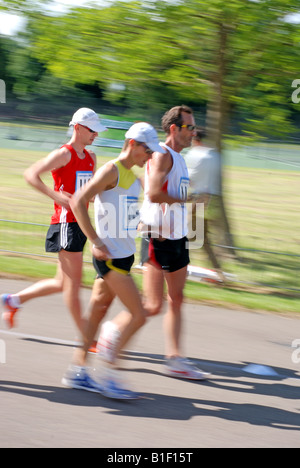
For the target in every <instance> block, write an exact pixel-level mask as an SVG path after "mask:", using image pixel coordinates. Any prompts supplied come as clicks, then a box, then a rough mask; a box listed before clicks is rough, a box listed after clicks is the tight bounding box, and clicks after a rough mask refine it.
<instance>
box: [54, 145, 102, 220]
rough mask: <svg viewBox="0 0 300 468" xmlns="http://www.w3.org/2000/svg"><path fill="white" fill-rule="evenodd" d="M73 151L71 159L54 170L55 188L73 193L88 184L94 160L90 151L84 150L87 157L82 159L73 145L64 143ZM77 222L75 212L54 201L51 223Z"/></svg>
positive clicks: (57, 190)
mask: <svg viewBox="0 0 300 468" xmlns="http://www.w3.org/2000/svg"><path fill="white" fill-rule="evenodd" d="M64 147H65V148H68V150H69V151H70V152H71V160H70V161H69V162H68V164H67V165H66V166H64V167H60V168H59V169H56V170H54V171H52V172H51V173H52V177H53V181H54V190H55V191H56V192H59V191H62V192H68V193H71V194H72V195H73V193H75V192H76V191H77V190H79V189H80V188H81V187H83V186H84V184H86V183H87V182H88V181H89V180H90V179H91V177H92V176H93V170H94V166H95V163H94V160H93V158H92V157H91V156H90V154H89V152H88V151H86V150H84V154H85V157H84V158H83V159H80V158H79V157H78V154H77V153H76V151H75V150H74V148H73V147H72V146H71V145H63V146H62V148H64ZM59 223H76V218H75V216H74V214H73V212H72V211H71V210H70V211H68V210H66V208H63V207H62V206H60V205H58V204H57V203H55V202H54V214H53V215H52V217H51V224H59Z"/></svg>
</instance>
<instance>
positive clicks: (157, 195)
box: [148, 192, 161, 203]
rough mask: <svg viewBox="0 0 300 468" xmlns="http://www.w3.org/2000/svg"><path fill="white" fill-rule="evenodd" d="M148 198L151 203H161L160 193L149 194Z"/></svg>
mask: <svg viewBox="0 0 300 468" xmlns="http://www.w3.org/2000/svg"><path fill="white" fill-rule="evenodd" d="M148 198H149V200H150V202H151V203H161V193H156V192H149V193H148Z"/></svg>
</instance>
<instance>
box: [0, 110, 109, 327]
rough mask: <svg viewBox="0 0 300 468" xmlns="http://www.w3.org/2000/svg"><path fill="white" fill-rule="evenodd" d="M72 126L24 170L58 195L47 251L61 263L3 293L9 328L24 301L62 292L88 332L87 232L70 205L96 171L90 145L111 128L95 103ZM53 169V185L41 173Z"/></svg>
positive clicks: (32, 181) (45, 189)
mask: <svg viewBox="0 0 300 468" xmlns="http://www.w3.org/2000/svg"><path fill="white" fill-rule="evenodd" d="M69 125H70V126H73V128H74V130H73V135H72V137H71V139H70V141H69V142H68V143H67V144H66V145H63V146H62V147H61V148H59V149H56V150H54V151H52V152H51V153H50V154H49V155H48V156H47V157H45V158H44V159H42V160H40V161H38V162H36V163H35V164H33V165H32V166H31V167H30V168H29V169H27V170H26V172H25V174H24V175H25V179H26V180H27V182H28V183H29V184H31V185H32V186H33V187H34V188H35V189H37V190H38V191H39V192H41V193H43V194H44V195H46V196H48V197H50V198H51V199H52V200H54V214H53V215H52V217H51V224H50V228H49V230H48V233H47V236H46V251H47V252H58V267H57V273H56V276H55V277H54V278H51V279H45V280H42V281H39V282H37V283H35V284H33V285H31V286H29V287H28V288H26V289H24V290H22V291H20V292H18V293H16V294H4V295H3V296H2V302H3V306H4V312H3V315H2V317H3V320H4V322H5V324H6V325H7V327H8V328H12V327H14V326H15V325H16V321H15V318H16V313H17V312H18V310H19V309H20V307H21V305H23V304H24V303H25V302H27V301H29V300H31V299H34V298H37V297H42V296H47V295H49V294H54V293H58V292H63V294H64V300H65V303H66V305H67V306H68V308H69V310H70V312H71V315H72V317H73V319H74V321H75V324H76V326H77V328H78V330H79V331H80V333H81V334H82V333H83V330H84V323H85V322H84V320H83V318H82V314H81V304H80V297H79V291H80V286H81V278H82V264H83V248H84V245H85V243H86V237H85V235H84V234H83V233H82V231H81V229H80V227H79V226H78V224H77V222H76V218H75V216H74V214H73V212H72V210H71V208H70V199H71V197H72V194H74V192H75V191H78V190H79V189H81V188H82V187H83V186H84V185H85V183H86V182H87V181H88V180H89V179H90V178H91V177H92V176H93V174H94V172H95V169H96V155H95V154H94V153H93V152H92V151H90V150H86V149H85V147H86V146H87V145H91V144H92V143H93V141H94V139H95V138H96V137H97V135H98V132H102V131H104V130H106V128H105V127H104V126H103V125H102V124H101V122H100V120H99V118H98V115H97V114H96V113H95V112H94V111H93V110H91V109H88V108H81V109H78V110H77V112H75V114H74V115H73V118H72V120H71V122H70V124H69ZM49 171H50V172H51V174H52V177H53V181H54V188H50V187H48V186H47V185H46V184H45V183H44V182H43V181H42V179H41V176H42V175H43V174H45V173H47V172H49Z"/></svg>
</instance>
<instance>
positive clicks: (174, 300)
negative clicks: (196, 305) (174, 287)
mask: <svg viewBox="0 0 300 468" xmlns="http://www.w3.org/2000/svg"><path fill="white" fill-rule="evenodd" d="M183 298H184V295H183V291H178V292H176V294H174V295H172V296H170V295H169V296H168V303H169V305H171V307H172V308H173V309H178V308H180V306H181V305H182V303H183Z"/></svg>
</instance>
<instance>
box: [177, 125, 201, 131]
mask: <svg viewBox="0 0 300 468" xmlns="http://www.w3.org/2000/svg"><path fill="white" fill-rule="evenodd" d="M177 127H179V128H187V129H188V130H190V131H191V132H193V131H194V130H196V125H186V124H184V125H177Z"/></svg>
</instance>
